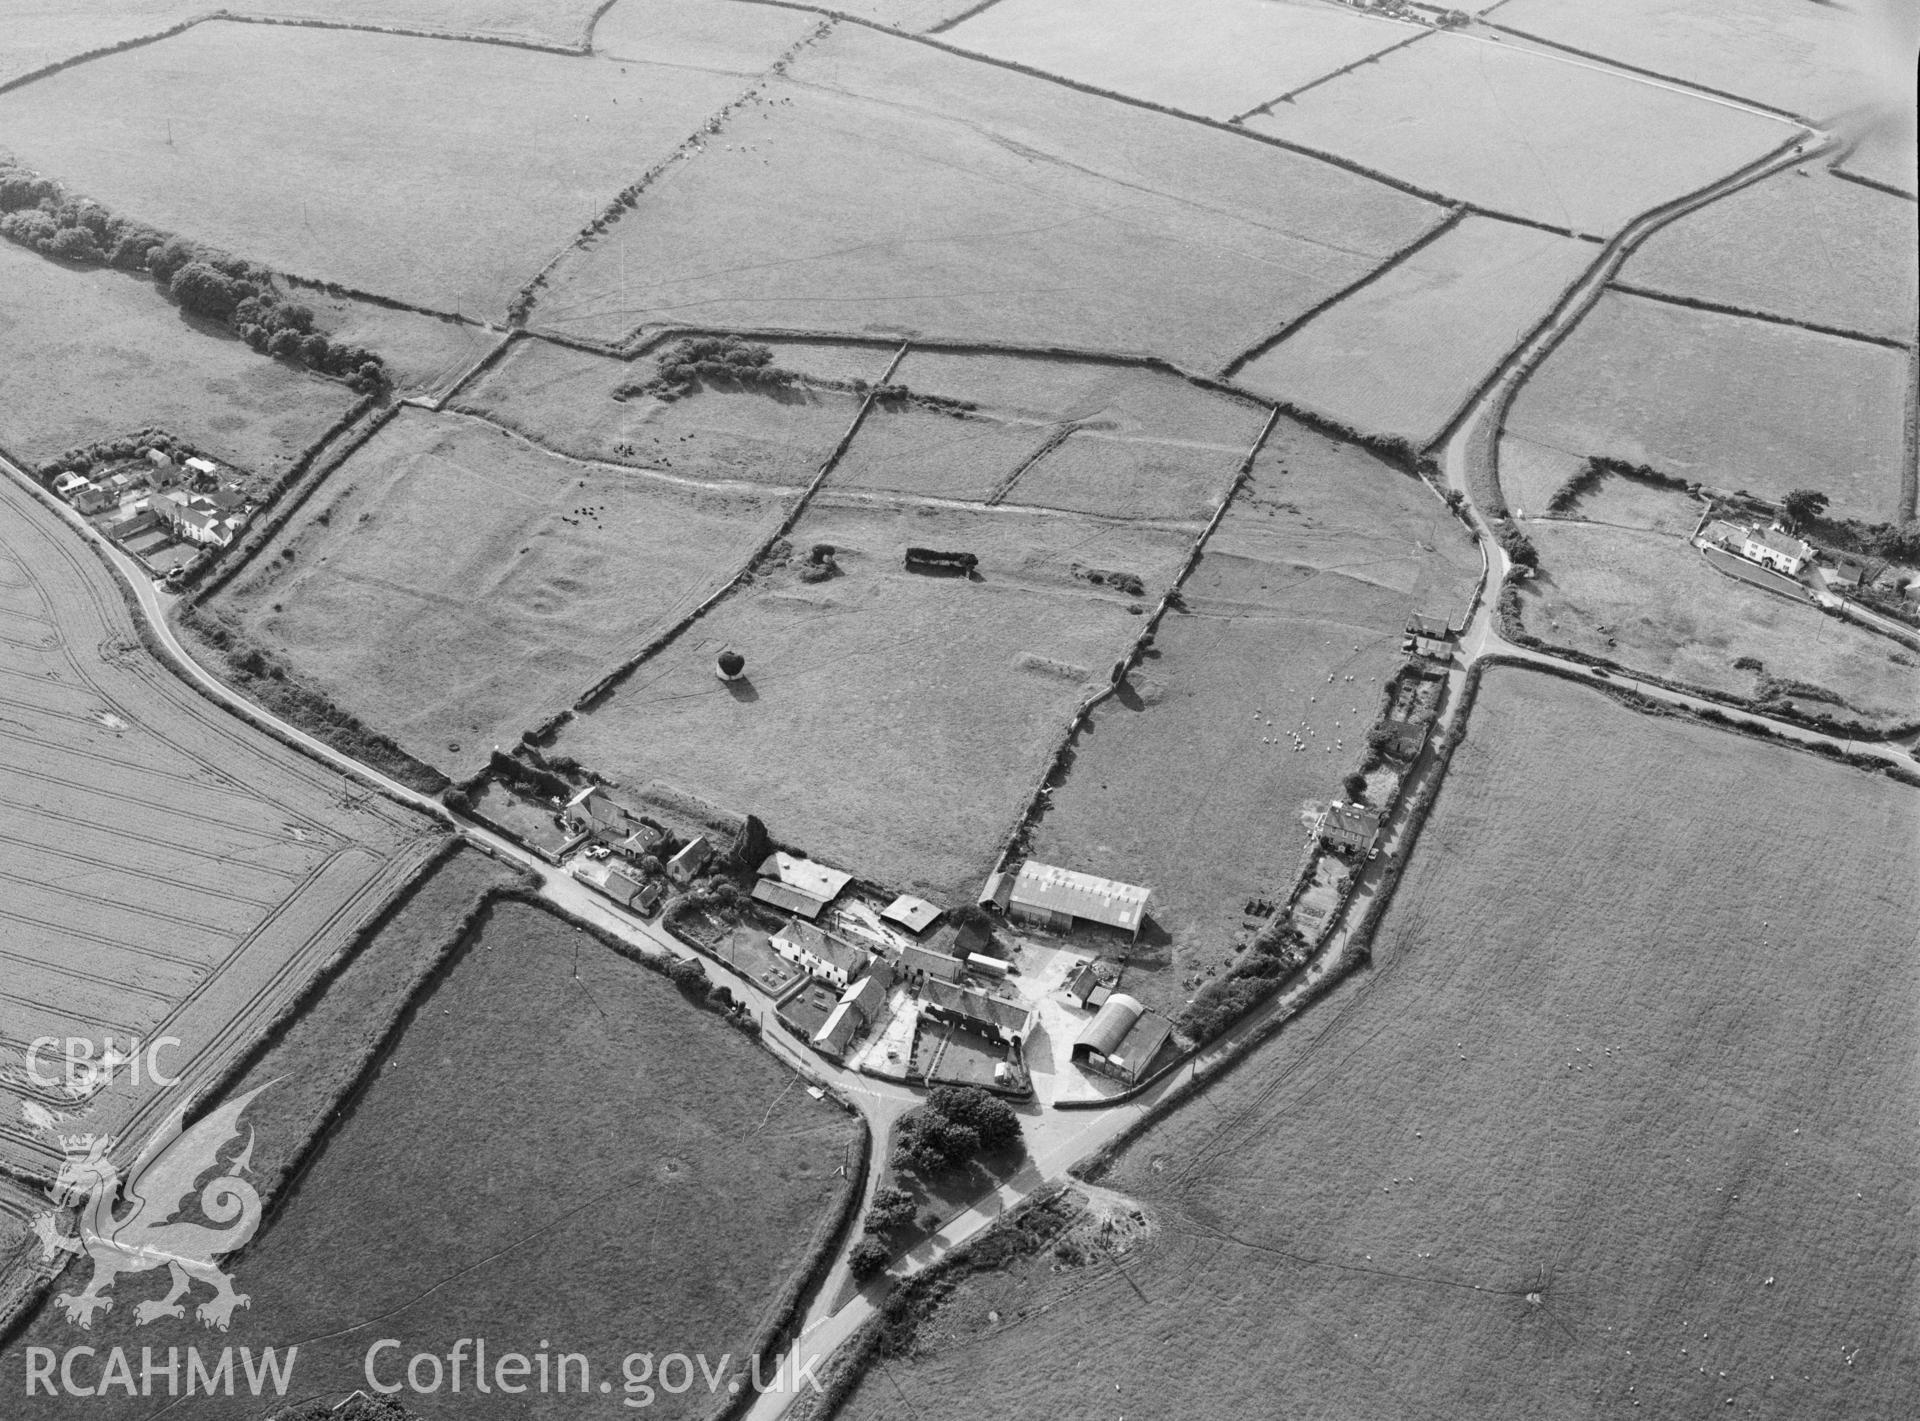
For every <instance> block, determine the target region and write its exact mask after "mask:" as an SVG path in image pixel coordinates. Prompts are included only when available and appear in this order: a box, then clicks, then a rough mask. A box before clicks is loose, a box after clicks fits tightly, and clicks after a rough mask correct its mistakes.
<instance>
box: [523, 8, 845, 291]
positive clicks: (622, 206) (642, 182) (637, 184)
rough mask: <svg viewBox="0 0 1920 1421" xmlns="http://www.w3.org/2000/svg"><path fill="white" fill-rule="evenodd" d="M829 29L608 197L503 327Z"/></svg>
mask: <svg viewBox="0 0 1920 1421" xmlns="http://www.w3.org/2000/svg"><path fill="white" fill-rule="evenodd" d="M605 8H606V7H605V6H602V7H601V9H602V10H604V9H605ZM598 20H599V15H598V14H597V13H596V15H595V17H594V22H595V23H598ZM832 28H833V25H832V21H831V20H829V21H827V22H825V23H823V24H820V25H816V26H815V27H814V28H813V29H811V30H809V31H808V32H807V33H806V34H804V35H802V36H801V37H800V38H799V39H797V40H795V41H794V42H793V43H792V44H790V45H788V46H787V47H786V48H785V49H784V50H782V51H781V52H780V54H779V55H778V56H777V57H776V58H775V59H774V61H773V63H771V64H770V65H768V66H767V67H766V68H765V69H763V70H762V71H761V72H760V73H759V74H757V75H755V76H754V77H753V78H752V79H751V80H750V81H749V82H748V84H747V87H746V88H745V89H744V90H743V91H742V92H741V93H740V94H739V95H737V96H736V97H734V98H731V99H729V100H727V102H726V103H724V104H722V105H721V106H720V107H719V108H717V109H715V110H714V111H713V112H712V113H711V114H709V115H708V116H707V119H706V121H705V122H704V123H702V124H701V125H700V127H698V128H696V129H695V130H694V131H693V132H692V133H690V134H688V135H687V136H686V137H685V138H683V139H681V140H680V142H679V143H677V144H676V145H674V148H673V150H672V151H671V152H670V153H668V154H667V155H666V156H665V157H664V158H661V159H659V160H658V161H656V162H655V163H653V164H652V165H651V166H649V167H648V168H647V170H646V171H645V172H643V173H642V174H640V176H639V177H637V178H635V179H634V180H633V181H632V182H630V183H628V184H627V185H626V186H625V187H623V188H621V189H620V191H619V192H617V193H615V194H614V195H613V196H612V197H611V198H609V199H608V200H607V202H606V204H605V205H604V206H603V207H601V209H600V211H599V212H598V213H597V214H596V215H595V216H594V218H593V220H592V221H590V222H588V223H587V225H586V226H585V227H583V228H581V229H580V230H579V231H578V232H576V233H575V234H574V236H573V238H572V240H570V241H568V242H567V243H566V244H565V245H564V246H562V247H561V248H560V250H558V251H557V252H555V253H554V254H553V255H552V256H551V257H549V258H547V260H546V262H545V264H544V265H542V266H541V268H540V269H539V270H538V271H536V272H535V273H534V274H533V275H532V276H530V277H528V278H527V279H526V281H525V282H523V283H522V284H521V286H520V289H519V290H517V291H515V292H514V293H513V295H512V297H511V298H509V299H508V301H507V324H509V325H512V326H524V325H526V323H527V318H528V317H529V316H530V315H531V314H532V312H533V307H534V301H535V298H536V296H537V294H538V293H539V292H540V291H541V290H542V289H543V288H544V287H545V286H546V284H547V278H548V277H550V276H552V275H553V273H554V271H555V270H556V269H557V268H558V267H559V266H560V264H561V263H562V262H563V261H565V260H567V259H568V257H569V256H570V255H571V254H572V253H574V252H583V251H586V250H587V249H588V248H590V247H591V246H593V245H594V242H595V239H596V238H598V237H599V236H600V235H601V234H602V233H604V232H605V231H606V230H607V229H608V228H609V227H611V226H613V225H614V224H615V223H616V222H618V221H619V220H620V218H621V217H622V215H623V214H625V213H626V212H627V211H628V210H630V209H631V208H632V207H634V206H635V204H637V203H638V202H639V201H640V195H641V194H642V193H643V192H645V191H646V190H647V189H648V188H650V187H652V186H653V184H654V183H656V182H658V181H659V180H660V179H661V178H662V177H664V176H665V175H666V174H667V172H668V171H670V170H671V169H672V168H673V167H675V166H676V165H677V164H679V163H682V162H685V161H686V160H687V159H689V158H691V157H692V156H693V155H694V154H696V153H698V152H699V151H700V150H701V149H702V148H704V147H705V146H706V140H707V139H708V138H712V137H717V136H718V135H719V133H720V130H721V129H723V128H724V127H726V124H727V120H728V119H730V118H732V117H733V116H734V114H735V113H737V112H738V111H739V110H740V109H742V108H744V107H745V106H746V105H747V104H749V103H751V102H753V100H754V99H756V98H758V97H759V95H760V87H761V85H763V84H765V83H766V82H767V81H768V80H769V79H773V78H777V77H778V76H779V75H782V74H784V73H786V72H787V67H788V66H789V65H790V64H792V63H793V61H794V60H795V59H796V58H798V57H799V55H800V52H801V51H802V50H804V49H806V48H807V46H809V45H811V44H813V43H814V42H815V41H817V40H821V39H824V38H826V36H827V35H828V33H830V32H831V30H832Z"/></svg>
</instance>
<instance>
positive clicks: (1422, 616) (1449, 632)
mask: <svg viewBox="0 0 1920 1421" xmlns="http://www.w3.org/2000/svg"><path fill="white" fill-rule="evenodd" d="M1407 635H1408V636H1417V637H1426V638H1428V639H1429V640H1431V641H1448V642H1450V641H1452V640H1453V639H1454V637H1455V636H1456V635H1457V633H1456V631H1455V630H1454V626H1453V623H1452V622H1450V621H1448V620H1447V619H1446V618H1445V617H1432V616H1428V615H1427V614H1426V613H1425V612H1415V613H1414V614H1413V615H1412V616H1411V617H1408V618H1407Z"/></svg>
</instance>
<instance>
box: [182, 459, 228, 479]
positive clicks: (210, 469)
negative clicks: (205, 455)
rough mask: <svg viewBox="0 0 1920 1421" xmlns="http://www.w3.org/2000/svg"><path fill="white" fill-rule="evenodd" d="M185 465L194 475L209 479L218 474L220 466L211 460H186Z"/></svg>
mask: <svg viewBox="0 0 1920 1421" xmlns="http://www.w3.org/2000/svg"><path fill="white" fill-rule="evenodd" d="M186 465H187V467H188V468H189V469H191V470H193V472H194V473H196V474H199V475H201V476H202V477H205V478H209V479H211V478H215V477H217V476H218V475H219V473H220V466H219V465H218V464H216V463H214V462H213V460H211V459H188V460H187V461H186Z"/></svg>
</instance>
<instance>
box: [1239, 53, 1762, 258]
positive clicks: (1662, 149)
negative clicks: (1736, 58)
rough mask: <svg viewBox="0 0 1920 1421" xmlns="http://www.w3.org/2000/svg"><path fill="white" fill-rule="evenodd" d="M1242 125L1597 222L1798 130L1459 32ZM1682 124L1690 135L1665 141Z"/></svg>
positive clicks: (1495, 199)
mask: <svg viewBox="0 0 1920 1421" xmlns="http://www.w3.org/2000/svg"><path fill="white" fill-rule="evenodd" d="M1247 126H1248V127H1249V128H1251V129H1254V130H1256V131H1258V132H1261V133H1270V134H1273V135H1274V136H1276V137H1279V138H1284V139H1288V140H1290V141H1292V142H1296V143H1303V144H1306V145H1308V146H1309V147H1313V148H1317V149H1321V150H1324V151H1327V152H1332V153H1338V154H1340V155H1341V156H1342V157H1345V158H1350V159H1352V160H1354V161H1356V162H1359V163H1363V164H1366V165H1367V166H1368V167H1371V168H1374V169H1376V170H1378V171H1381V172H1385V173H1389V174H1391V175H1392V176H1394V177H1397V178H1401V179H1403V180H1405V181H1408V182H1412V183H1416V184H1418V185H1420V186H1422V187H1425V188H1428V189H1430V190H1433V191H1438V192H1443V193H1445V194H1446V195H1447V196H1449V197H1454V198H1460V199H1463V200H1465V201H1468V202H1472V203H1476V204H1478V205H1480V206H1481V207H1484V208H1487V209H1490V210H1491V211H1493V212H1495V213H1503V214H1507V215H1511V216H1516V217H1524V218H1528V219H1531V220H1532V221H1535V222H1544V223H1547V224H1548V225H1550V226H1554V227H1563V228H1571V229H1572V230H1573V231H1576V232H1586V233H1591V234H1595V235H1604V234H1606V233H1610V232H1614V231H1617V230H1618V229H1619V228H1621V227H1623V226H1625V225H1626V224H1627V222H1628V221H1630V220H1631V219H1632V218H1634V217H1636V216H1638V215H1639V214H1640V213H1642V212H1644V211H1646V210H1647V209H1649V208H1652V207H1655V206H1658V205H1659V204H1660V203H1662V202H1666V201H1668V200H1670V199H1672V198H1675V197H1679V196H1681V195H1682V194H1684V193H1689V192H1692V191H1694V190H1696V189H1698V188H1701V187H1705V186H1706V185H1707V184H1708V183H1710V182H1712V181H1714V180H1715V179H1717V178H1721V177H1724V176H1725V175H1726V174H1728V173H1730V172H1733V171H1734V170H1735V169H1737V168H1739V167H1741V166H1742V165H1744V164H1746V163H1750V162H1752V161H1754V160H1755V159H1757V158H1760V157H1762V156H1764V155H1765V154H1767V153H1770V152H1772V151H1773V150H1774V149H1776V148H1778V147H1780V146H1781V145H1782V144H1783V143H1785V142H1787V141H1788V140H1789V139H1791V138H1792V137H1793V136H1794V133H1795V131H1796V130H1795V129H1794V128H1793V127H1792V126H1791V125H1790V124H1787V123H1784V122H1781V121H1777V120H1774V119H1769V118H1764V117H1761V116H1759V115H1756V114H1753V113H1749V112H1745V111H1742V110H1739V109H1736V108H1733V107H1731V106H1729V105H1726V104H1721V103H1717V102H1714V101H1711V100H1707V99H1700V98H1694V97H1692V96H1690V95H1687V94H1683V93H1680V92H1678V91H1677V90H1674V89H1669V88H1662V87H1659V86H1656V85H1651V84H1644V83H1639V82H1637V81H1635V80H1633V79H1631V78H1629V77H1626V76H1624V75H1621V74H1618V73H1608V72H1606V71H1603V70H1600V69H1597V68H1595V67H1593V66H1592V65H1589V64H1586V63H1584V62H1580V61H1574V60H1569V59H1567V58H1565V57H1563V56H1557V55H1553V54H1549V53H1545V52H1541V51H1537V50H1532V49H1522V48H1519V47H1517V46H1515V45H1512V44H1506V43H1496V42H1494V41H1491V40H1488V39H1485V38H1481V37H1477V36H1472V37H1470V36H1465V35H1452V34H1441V35H1434V36H1432V37H1431V38H1429V39H1424V40H1422V41H1421V42H1420V43H1418V44H1415V45H1409V46H1407V47H1406V48H1404V49H1398V50H1395V51H1393V52H1392V53H1390V54H1385V55H1382V56H1381V57H1380V59H1379V61H1378V62H1376V63H1373V64H1363V65H1361V66H1360V67H1359V68H1358V69H1356V70H1354V71H1353V72H1352V73H1350V74H1343V75H1341V76H1340V77H1339V78H1337V79H1334V80H1331V81H1330V82H1328V83H1325V84H1321V85H1319V86H1317V87H1316V88H1313V89H1310V90H1308V91H1307V92H1306V93H1304V94H1302V95H1301V96H1300V97H1299V99H1298V100H1297V101H1295V102H1293V103H1289V104H1282V105H1279V106H1278V107H1276V108H1274V109H1273V110H1271V111H1269V112H1267V113H1263V114H1257V115H1255V116H1254V117H1252V118H1250V119H1248V120H1247ZM1676 131H1684V132H1685V133H1686V134H1687V141H1686V142H1684V143H1674V142H1670V141H1669V139H1670V137H1671V135H1672V134H1673V133H1675V132H1676Z"/></svg>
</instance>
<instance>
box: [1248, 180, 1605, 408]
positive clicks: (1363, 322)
mask: <svg viewBox="0 0 1920 1421" xmlns="http://www.w3.org/2000/svg"><path fill="white" fill-rule="evenodd" d="M1598 251H1599V249H1598V248H1596V247H1594V246H1592V245H1591V244H1589V243H1586V242H1576V241H1572V240H1570V239H1568V238H1565V237H1556V236H1554V235H1553V234H1552V233H1550V232H1541V231H1539V230H1537V229H1535V228H1531V227H1520V226H1516V225H1515V224H1513V223H1510V222H1496V221H1493V220H1492V219H1490V218H1485V217H1467V218H1466V219H1464V220H1463V221H1462V222H1461V223H1460V225H1459V226H1457V227H1455V228H1454V229H1453V230H1452V231H1451V232H1448V233H1445V234H1444V235H1442V236H1441V237H1439V238H1438V239H1437V240H1435V241H1434V242H1433V243H1432V244H1431V245H1429V246H1426V247H1422V248H1421V249H1420V250H1419V251H1418V252H1415V253H1414V254H1413V255H1412V256H1410V257H1408V258H1407V259H1406V260H1405V261H1403V262H1401V263H1400V264H1399V265H1397V266H1395V267H1394V268H1393V269H1392V270H1391V271H1389V272H1387V273H1385V274H1384V275H1383V276H1381V277H1380V279H1379V280H1377V281H1374V282H1372V283H1370V284H1368V285H1366V286H1363V287H1362V288H1361V289H1360V290H1358V291H1356V292H1354V294H1353V295H1351V296H1349V297H1347V298H1346V299H1345V300H1343V301H1340V302H1338V303H1336V304H1335V305H1333V306H1331V307H1329V308H1328V309H1327V310H1325V311H1323V312H1321V313H1320V314H1319V315H1318V316H1315V317H1314V318H1313V319H1312V320H1310V321H1308V322H1307V323H1306V324H1305V325H1303V326H1301V327H1299V328H1298V329H1297V330H1295V331H1294V332H1292V333H1291V334H1289V335H1288V336H1287V338H1286V339H1285V340H1283V341H1281V342H1280V344H1279V345H1277V346H1275V347H1274V348H1273V349H1272V350H1269V351H1267V352H1265V353H1264V354H1262V355H1261V356H1259V357H1258V358H1256V359H1254V360H1252V361H1250V362H1249V363H1248V364H1246V365H1244V366H1242V367H1241V369H1240V371H1239V373H1238V374H1237V375H1236V376H1235V378H1236V379H1237V380H1238V381H1239V382H1240V383H1241V384H1243V385H1246V386H1248V387H1250V388H1252V389H1255V390H1259V391H1260V392H1262V393H1263V394H1269V395H1272V396H1274V397H1275V398H1276V399H1283V400H1288V401H1291V402H1294V403H1297V404H1301V405H1305V406H1307V407H1308V408H1310V409H1315V410H1319V411H1321V412H1322V413H1324V414H1329V415H1332V416H1333V417H1334V418H1335V419H1337V420H1339V421H1341V422H1342V423H1343V424H1347V425H1350V426H1352V427H1353V428H1355V429H1363V430H1369V431H1375V432H1379V433H1384V434H1399V435H1403V436H1405V437H1407V438H1409V439H1411V440H1412V441H1413V442H1414V443H1415V444H1422V445H1424V444H1427V443H1429V442H1431V441H1432V440H1433V439H1434V438H1435V437H1436V436H1438V435H1439V433H1440V431H1441V430H1442V429H1443V428H1445V426H1446V424H1447V421H1448V420H1450V419H1451V418H1452V417H1453V415H1454V413H1455V412H1456V411H1457V410H1458V409H1459V408H1460V406H1461V405H1462V404H1463V403H1464V402H1465V401H1466V400H1467V398H1468V397H1469V396H1470V395H1472V393H1473V391H1474V388H1475V387H1476V385H1477V384H1478V382H1479V381H1480V380H1482V379H1483V378H1485V376H1486V375H1487V373H1488V372H1489V371H1491V370H1492V369H1493V368H1494V367H1495V366H1497V365H1498V364H1499V363H1500V361H1501V360H1502V359H1504V358H1505V356H1506V354H1507V352H1508V351H1510V350H1511V349H1512V348H1513V347H1514V346H1515V345H1517V344H1519V343H1520V341H1521V340H1522V338H1524V337H1525V335H1526V333H1527V332H1528V331H1529V330H1531V329H1532V328H1533V327H1534V325H1535V324H1536V323H1538V322H1539V321H1540V320H1541V319H1542V318H1543V317H1544V316H1545V315H1546V314H1547V312H1548V311H1550V310H1552V309H1553V306H1554V303H1555V302H1556V301H1558V299H1559V298H1560V296H1561V294H1562V293H1563V292H1564V291H1565V290H1566V289H1567V287H1568V286H1570V285H1571V284H1572V283H1573V282H1574V281H1575V280H1576V279H1577V278H1578V277H1579V275H1580V273H1581V272H1582V271H1584V270H1585V269H1586V268H1587V267H1589V266H1591V265H1592V264H1593V262H1594V260H1595V258H1596V257H1597V255H1598Z"/></svg>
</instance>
